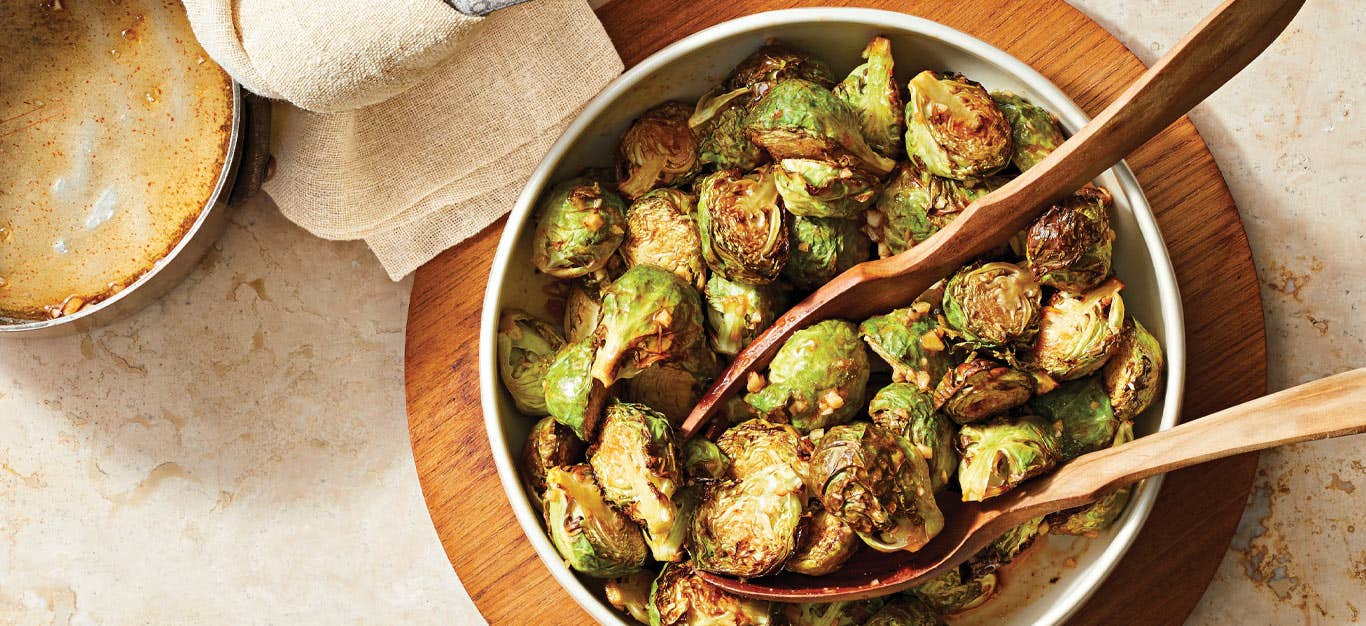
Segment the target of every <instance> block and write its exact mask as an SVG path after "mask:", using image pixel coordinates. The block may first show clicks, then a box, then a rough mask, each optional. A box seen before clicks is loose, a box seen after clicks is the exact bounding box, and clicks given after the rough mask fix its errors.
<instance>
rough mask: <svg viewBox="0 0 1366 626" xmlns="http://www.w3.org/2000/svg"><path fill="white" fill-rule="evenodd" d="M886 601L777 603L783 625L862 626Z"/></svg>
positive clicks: (878, 599)
mask: <svg viewBox="0 0 1366 626" xmlns="http://www.w3.org/2000/svg"><path fill="white" fill-rule="evenodd" d="M886 603H887V601H886V600H885V599H883V598H869V599H867V600H853V601H840V602H801V603H797V602H794V603H790V604H780V605H778V610H779V617H780V618H781V620H782V623H783V624H784V626H863V625H864V624H865V623H867V622H868V620H869V619H872V617H873V615H874V614H876V613H877V612H878V609H881V608H882V605H884V604H886Z"/></svg>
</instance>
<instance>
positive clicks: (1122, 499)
mask: <svg viewBox="0 0 1366 626" xmlns="http://www.w3.org/2000/svg"><path fill="white" fill-rule="evenodd" d="M1133 440H1134V427H1133V424H1132V423H1131V422H1124V423H1123V424H1121V425H1120V427H1119V431H1118V432H1117V433H1115V441H1114V445H1117V446H1118V445H1121V444H1125V443H1128V442H1130V441H1133ZM1129 493H1130V491H1129V488H1128V487H1124V488H1122V489H1117V490H1115V491H1112V492H1110V493H1108V494H1105V495H1104V496H1101V498H1100V499H1099V500H1096V501H1095V502H1092V503H1091V504H1087V505H1085V506H1079V507H1076V508H1074V509H1067V510H1065V511H1058V512H1056V513H1052V514H1049V516H1048V532H1050V533H1052V534H1055V535H1085V536H1089V537H1094V536H1096V534H1097V533H1099V532H1100V531H1102V530H1105V529H1106V528H1109V527H1110V525H1111V524H1113V523H1115V520H1117V519H1119V514H1120V513H1123V512H1124V507H1125V506H1127V505H1128V504H1129Z"/></svg>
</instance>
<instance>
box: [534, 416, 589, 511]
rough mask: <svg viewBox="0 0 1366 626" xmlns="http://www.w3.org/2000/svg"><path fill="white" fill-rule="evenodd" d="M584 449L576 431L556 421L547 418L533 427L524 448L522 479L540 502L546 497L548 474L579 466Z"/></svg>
mask: <svg viewBox="0 0 1366 626" xmlns="http://www.w3.org/2000/svg"><path fill="white" fill-rule="evenodd" d="M583 447H584V444H583V441H581V440H580V439H579V438H578V437H575V436H574V431H572V430H570V429H569V428H568V427H566V426H565V425H563V424H561V423H559V422H556V421H555V418H553V417H547V418H544V419H542V420H541V421H539V422H536V425H535V426H532V427H531V432H530V433H528V434H527V436H526V444H524V445H523V446H522V478H523V480H525V481H526V486H527V489H528V490H529V491H531V492H532V493H533V494H534V495H535V497H536V500H537V502H539V501H540V498H541V494H543V493H545V475H546V472H548V471H550V470H551V468H555V467H564V466H566V465H573V464H575V463H578V462H579V461H580V460H581V459H582V458H583Z"/></svg>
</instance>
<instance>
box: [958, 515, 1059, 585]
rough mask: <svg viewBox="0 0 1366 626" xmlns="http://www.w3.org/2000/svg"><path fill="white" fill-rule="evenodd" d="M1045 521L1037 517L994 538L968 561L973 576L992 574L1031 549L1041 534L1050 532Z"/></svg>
mask: <svg viewBox="0 0 1366 626" xmlns="http://www.w3.org/2000/svg"><path fill="white" fill-rule="evenodd" d="M1043 522H1044V518H1042V517H1036V518H1034V519H1032V520H1029V521H1028V522H1025V523H1023V524H1020V525H1019V526H1016V527H1014V528H1012V529H1010V530H1008V531H1006V532H1005V534H1002V535H1001V536H1000V537H997V538H996V539H994V540H992V542H991V543H990V544H987V547H985V548H983V549H982V551H981V552H978V553H977V554H974V555H973V556H972V559H970V560H969V561H968V568H969V569H970V570H972V574H973V576H981V575H982V574H990V573H991V572H994V571H996V570H998V569H1000V568H1001V566H1002V565H1005V564H1007V563H1010V562H1011V561H1012V560H1014V559H1015V557H1017V556H1019V555H1020V553H1021V552H1024V551H1025V550H1027V549H1029V547H1030V546H1032V545H1034V542H1035V540H1036V539H1038V538H1039V536H1040V535H1042V534H1043V533H1045V532H1048V525H1047V524H1044V523H1043Z"/></svg>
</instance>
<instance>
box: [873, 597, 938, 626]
mask: <svg viewBox="0 0 1366 626" xmlns="http://www.w3.org/2000/svg"><path fill="white" fill-rule="evenodd" d="M943 623H944V620H942V619H939V613H937V612H935V610H934V609H933V608H930V606H929V605H928V604H925V602H924V601H923V600H921V599H920V598H917V597H916V596H914V595H911V594H907V595H900V596H895V597H893V598H891V599H890V600H888V601H887V603H886V604H884V605H882V608H881V609H879V610H878V612H877V613H876V614H875V615H873V616H872V617H871V618H869V619H868V621H866V622H863V626H938V625H940V624H943Z"/></svg>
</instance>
